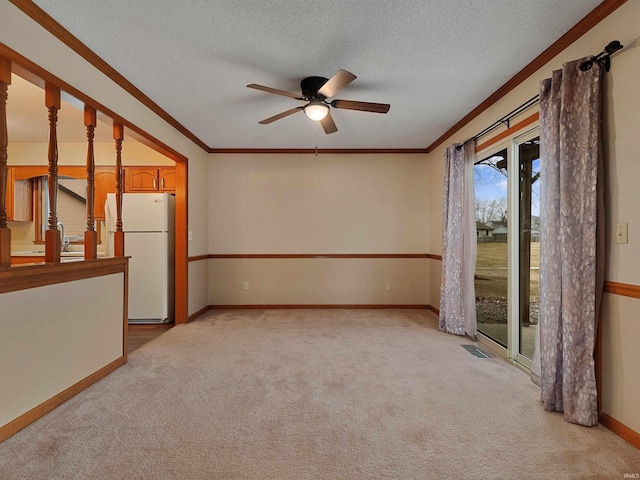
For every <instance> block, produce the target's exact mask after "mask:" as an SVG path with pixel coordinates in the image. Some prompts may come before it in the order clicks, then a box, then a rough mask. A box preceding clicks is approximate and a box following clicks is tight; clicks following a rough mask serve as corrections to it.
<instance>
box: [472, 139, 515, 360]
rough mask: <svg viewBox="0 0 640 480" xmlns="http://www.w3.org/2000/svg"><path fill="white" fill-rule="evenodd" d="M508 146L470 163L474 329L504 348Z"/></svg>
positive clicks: (507, 332) (505, 343)
mask: <svg viewBox="0 0 640 480" xmlns="http://www.w3.org/2000/svg"><path fill="white" fill-rule="evenodd" d="M508 161H509V149H508V148H504V149H502V150H499V151H497V152H496V153H494V154H491V155H486V156H484V158H483V159H482V160H480V161H478V162H476V164H475V166H474V188H475V196H476V198H475V216H476V238H477V242H478V245H477V247H478V256H477V261H476V270H475V282H474V283H475V288H476V314H477V317H478V331H479V332H480V333H482V334H484V335H485V336H487V337H489V338H490V339H491V340H493V341H494V342H496V343H498V344H499V345H501V346H503V347H504V348H508V343H509V342H508V340H509V328H508V302H507V291H508V280H509V278H508V273H509V270H508V267H509V265H508V251H507V233H508V223H507V165H508Z"/></svg>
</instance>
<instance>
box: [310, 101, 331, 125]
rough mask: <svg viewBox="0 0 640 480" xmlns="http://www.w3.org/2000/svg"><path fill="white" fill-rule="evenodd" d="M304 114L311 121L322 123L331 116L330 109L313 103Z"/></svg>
mask: <svg viewBox="0 0 640 480" xmlns="http://www.w3.org/2000/svg"><path fill="white" fill-rule="evenodd" d="M304 113H305V115H306V116H307V117H309V118H310V119H311V120H315V121H320V120H322V119H324V118H325V117H326V116H327V115H328V114H329V107H328V106H326V105H323V104H321V103H312V104H309V105H307V106H306V107H304Z"/></svg>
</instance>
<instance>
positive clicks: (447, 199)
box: [438, 142, 477, 340]
mask: <svg viewBox="0 0 640 480" xmlns="http://www.w3.org/2000/svg"><path fill="white" fill-rule="evenodd" d="M458 146H459V145H456V144H454V145H451V146H450V147H448V148H447V151H446V154H445V167H444V172H445V173H444V200H443V203H442V283H441V285H440V320H439V325H438V329H439V330H442V331H444V332H447V333H453V334H455V335H468V336H469V337H470V338H471V339H473V340H475V339H476V335H477V323H476V295H475V287H474V283H473V275H474V272H475V266H476V248H477V244H476V242H477V240H476V222H475V209H474V204H475V194H474V190H473V163H474V158H475V142H472V143H468V144H467V145H465V146H464V147H462V148H460V149H458Z"/></svg>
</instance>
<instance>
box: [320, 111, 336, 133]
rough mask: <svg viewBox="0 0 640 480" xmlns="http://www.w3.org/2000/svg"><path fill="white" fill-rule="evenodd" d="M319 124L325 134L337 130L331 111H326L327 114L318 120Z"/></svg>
mask: <svg viewBox="0 0 640 480" xmlns="http://www.w3.org/2000/svg"><path fill="white" fill-rule="evenodd" d="M320 124H321V125H322V128H324V133H326V134H327V135H328V134H330V133H335V132H337V131H338V127H336V122H334V121H333V117H332V116H331V113H327V116H326V117H324V118H323V119H322V120H320Z"/></svg>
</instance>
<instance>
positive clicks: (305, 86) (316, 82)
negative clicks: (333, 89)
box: [300, 77, 329, 100]
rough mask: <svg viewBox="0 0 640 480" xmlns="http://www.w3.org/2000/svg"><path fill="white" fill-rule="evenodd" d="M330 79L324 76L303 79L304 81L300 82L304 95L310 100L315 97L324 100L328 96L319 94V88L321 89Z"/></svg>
mask: <svg viewBox="0 0 640 480" xmlns="http://www.w3.org/2000/svg"><path fill="white" fill-rule="evenodd" d="M328 81H329V80H328V79H327V78H324V77H307V78H304V79H302V81H301V82H300V90H302V95H303V96H304V97H305V98H306V99H308V100H312V99H314V98H318V99H320V100H324V99H325V98H327V97H325V96H324V95H321V94H319V93H318V90H320V89H321V88H322V86H323V85H324V84H325V83H327V82H328Z"/></svg>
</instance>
